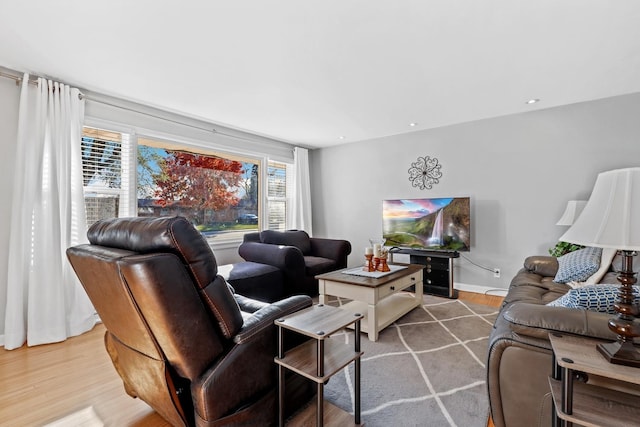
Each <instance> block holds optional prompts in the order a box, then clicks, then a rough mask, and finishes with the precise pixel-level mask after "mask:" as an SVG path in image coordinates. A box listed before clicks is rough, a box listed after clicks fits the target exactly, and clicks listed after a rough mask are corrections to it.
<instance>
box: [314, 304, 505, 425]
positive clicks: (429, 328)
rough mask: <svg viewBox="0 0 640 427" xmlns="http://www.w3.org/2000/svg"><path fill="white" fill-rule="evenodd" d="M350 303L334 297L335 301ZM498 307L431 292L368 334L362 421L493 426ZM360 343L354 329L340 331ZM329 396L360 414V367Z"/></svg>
mask: <svg viewBox="0 0 640 427" xmlns="http://www.w3.org/2000/svg"><path fill="white" fill-rule="evenodd" d="M344 302H345V301H341V300H339V299H333V300H332V301H330V304H331V305H340V304H342V303H344ZM496 315H497V308H495V307H488V306H483V305H477V304H470V303H467V302H464V301H461V300H452V299H447V298H440V297H435V296H431V295H425V296H424V304H423V305H422V307H421V308H416V309H414V310H413V311H412V312H410V313H408V314H407V315H405V316H404V317H402V318H400V319H399V320H398V321H396V322H395V323H394V324H392V325H390V326H388V327H387V328H385V329H384V330H383V331H382V332H381V333H380V336H379V339H378V341H376V342H371V341H369V339H368V338H367V337H366V335H365V334H362V339H361V347H362V350H363V351H364V355H363V356H362V362H361V408H362V422H363V423H364V424H365V425H366V426H367V427H375V426H384V427H389V426H394V427H395V426H422V427H424V426H439V427H440V426H459V427H474V426H477V427H484V426H486V425H487V417H488V415H489V403H488V397H487V390H486V378H485V377H486V373H485V364H486V358H487V347H488V338H489V332H490V330H491V327H492V325H493V322H494V320H495V318H496ZM334 338H337V339H344V340H345V341H346V342H348V343H349V344H351V345H353V341H352V340H353V332H352V331H349V332H346V333H340V334H336V335H334V336H333V337H332V339H334ZM324 396H325V400H326V401H329V402H331V403H333V404H334V405H336V406H339V407H340V408H342V409H344V410H346V411H347V412H350V413H352V414H353V364H351V365H349V367H348V368H347V369H344V370H343V371H342V372H339V373H338V374H336V375H335V376H333V377H332V378H331V379H330V380H329V382H328V383H327V385H326V386H325V393H324Z"/></svg>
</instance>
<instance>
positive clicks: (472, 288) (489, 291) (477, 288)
mask: <svg viewBox="0 0 640 427" xmlns="http://www.w3.org/2000/svg"><path fill="white" fill-rule="evenodd" d="M453 288H454V289H457V290H459V291H464V292H475V293H477V294H483V295H496V296H500V297H503V296H505V295H507V289H505V288H490V287H488V286H481V285H470V284H467V283H457V282H455V283H454V284H453Z"/></svg>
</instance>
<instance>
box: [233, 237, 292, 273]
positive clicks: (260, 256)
mask: <svg viewBox="0 0 640 427" xmlns="http://www.w3.org/2000/svg"><path fill="white" fill-rule="evenodd" d="M238 254H240V256H241V257H242V258H243V259H244V260H245V261H252V262H257V263H260V264H268V265H273V266H274V267H278V268H279V269H281V270H284V271H289V270H298V273H299V274H300V277H304V256H303V255H302V252H301V251H300V249H298V248H296V247H294V246H282V245H272V244H269V243H259V242H244V243H241V244H240V246H239V247H238Z"/></svg>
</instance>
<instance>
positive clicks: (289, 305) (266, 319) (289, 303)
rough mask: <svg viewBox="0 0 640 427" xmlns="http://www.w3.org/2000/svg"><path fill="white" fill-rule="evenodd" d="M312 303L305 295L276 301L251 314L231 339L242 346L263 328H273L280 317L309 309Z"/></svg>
mask: <svg viewBox="0 0 640 427" xmlns="http://www.w3.org/2000/svg"><path fill="white" fill-rule="evenodd" d="M312 303H313V301H312V300H311V298H310V297H308V296H306V295H296V296H292V297H289V298H285V299H283V300H280V301H276V302H274V303H272V304H269V305H268V306H266V307H263V308H261V309H259V310H258V311H256V312H255V313H253V315H252V316H251V317H250V318H248V319H247V320H246V321H245V323H244V325H243V326H242V329H241V330H240V332H239V333H238V334H237V335H236V336H235V337H234V338H233V342H235V343H236V344H243V343H245V342H246V341H249V340H251V338H252V337H254V336H255V335H256V334H259V333H260V332H261V331H263V330H264V329H265V328H268V327H273V322H274V321H276V320H277V319H279V318H280V317H282V316H286V315H288V314H291V313H295V312H296V311H299V310H302V309H303V308H307V307H311V305H312Z"/></svg>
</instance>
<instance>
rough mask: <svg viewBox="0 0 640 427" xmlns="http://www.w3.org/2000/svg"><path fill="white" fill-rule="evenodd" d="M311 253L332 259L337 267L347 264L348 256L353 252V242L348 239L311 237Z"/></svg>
mask: <svg viewBox="0 0 640 427" xmlns="http://www.w3.org/2000/svg"><path fill="white" fill-rule="evenodd" d="M310 241H311V253H312V254H313V255H314V256H318V257H322V258H328V259H332V260H334V261H335V262H336V264H337V268H344V267H346V266H347V256H348V255H349V254H350V253H351V243H350V242H348V241H347V240H339V239H324V238H319V237H311V238H310Z"/></svg>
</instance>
